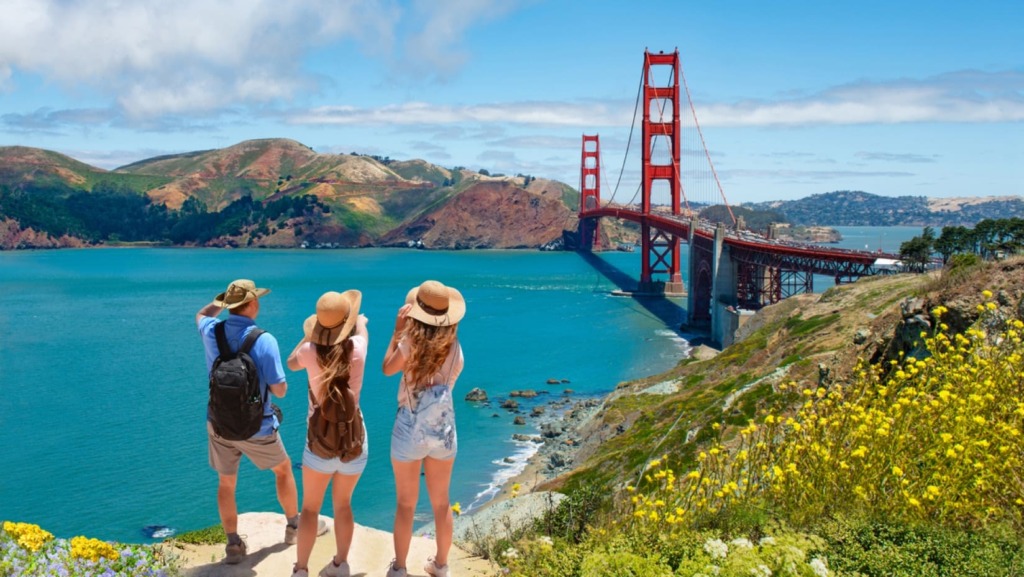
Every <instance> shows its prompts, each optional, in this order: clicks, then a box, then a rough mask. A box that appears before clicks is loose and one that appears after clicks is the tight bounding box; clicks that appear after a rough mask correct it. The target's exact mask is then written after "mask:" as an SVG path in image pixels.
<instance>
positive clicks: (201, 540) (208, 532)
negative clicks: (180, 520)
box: [168, 525, 228, 545]
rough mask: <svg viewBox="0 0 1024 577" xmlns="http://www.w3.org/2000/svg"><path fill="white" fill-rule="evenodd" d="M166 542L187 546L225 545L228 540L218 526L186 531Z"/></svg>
mask: <svg viewBox="0 0 1024 577" xmlns="http://www.w3.org/2000/svg"><path fill="white" fill-rule="evenodd" d="M168 541H169V542H171V543H186V544H189V545H218V544H224V543H227V542H228V538H227V535H225V534H224V529H223V528H222V527H221V526H220V525H214V526H212V527H206V528H204V529H196V530H195V531H187V532H185V533H181V534H179V535H175V536H174V537H173V538H172V539H169V540H168Z"/></svg>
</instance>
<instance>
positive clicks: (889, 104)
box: [285, 71, 1024, 129]
mask: <svg viewBox="0 0 1024 577" xmlns="http://www.w3.org/2000/svg"><path fill="white" fill-rule="evenodd" d="M695 106H696V109H697V115H698V118H699V119H700V121H701V124H702V125H704V126H725V127H765V126H820V125H856V124H905V123H920V122H957V123H990V122H1020V121H1024V72H1015V71H1007V72H979V71H963V72H955V73H949V74H944V75H941V76H935V77H931V78H927V79H922V80H899V81H893V82H862V83H858V84H850V85H844V86H838V87H833V88H829V89H827V90H824V91H821V92H819V93H817V94H814V95H811V96H804V97H790V98H782V99H778V100H774V101H761V100H757V101H755V100H748V101H743V102H739V103H721V102H719V103H703V104H702V103H696V105H695ZM285 117H286V119H287V122H289V123H293V124H328V125H362V126H383V125H392V126H400V125H404V126H416V125H444V124H461V123H499V124H507V125H523V126H548V127H580V128H590V129H594V128H600V127H622V126H629V124H630V122H631V121H632V103H628V102H625V101H621V102H620V101H594V100H586V101H575V102H570V101H565V102H558V101H530V102H507V103H489V104H468V105H461V106H456V105H446V104H434V103H429V102H407V103H402V104H391V105H386V106H381V107H376V108H360V107H355V106H345V105H339V106H322V107H317V108H312V109H309V110H295V111H291V112H289V113H287V114H286V116H285Z"/></svg>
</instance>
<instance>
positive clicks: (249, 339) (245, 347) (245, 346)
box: [218, 327, 267, 354]
mask: <svg viewBox="0 0 1024 577" xmlns="http://www.w3.org/2000/svg"><path fill="white" fill-rule="evenodd" d="M265 332H267V331H265V330H263V329H261V328H259V327H255V328H253V329H252V330H251V331H249V334H248V335H246V336H245V340H244V341H242V346H241V347H240V348H239V349H238V352H240V353H245V354H249V351H250V350H252V347H253V345H255V344H256V339H258V338H260V336H261V335H262V334H263V333H265ZM218 346H219V345H218Z"/></svg>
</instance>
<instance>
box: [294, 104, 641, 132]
mask: <svg viewBox="0 0 1024 577" xmlns="http://www.w3.org/2000/svg"><path fill="white" fill-rule="evenodd" d="M287 119H288V122H290V123H292V124H320V125H323V124H333V125H357V126H374V125H396V126H397V125H406V126H410V125H428V126H430V125H441V124H459V123H465V122H475V123H483V124H523V125H538V126H621V125H623V123H626V124H627V125H628V123H629V121H630V119H631V112H628V111H626V112H623V111H613V109H612V108H611V107H609V106H608V105H607V104H603V103H598V102H588V103H578V104H577V103H569V102H512V103H504V104H475V105H461V106H456V105H444V104H431V103H427V102H406V103H403V104H392V105H387V106H382V107H380V108H358V107H355V106H322V107H317V108H312V109H310V110H308V111H298V112H294V113H291V114H289V115H288V117H287Z"/></svg>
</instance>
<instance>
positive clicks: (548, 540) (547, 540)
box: [537, 535, 555, 546]
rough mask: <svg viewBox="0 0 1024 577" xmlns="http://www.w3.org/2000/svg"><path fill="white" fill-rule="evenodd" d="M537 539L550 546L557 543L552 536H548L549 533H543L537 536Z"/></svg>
mask: <svg viewBox="0 0 1024 577" xmlns="http://www.w3.org/2000/svg"><path fill="white" fill-rule="evenodd" d="M537 540H538V541H540V542H541V543H543V544H545V545H548V546H552V545H554V544H555V542H554V541H552V540H551V537H548V536H547V535H541V536H540V537H538V538H537Z"/></svg>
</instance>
